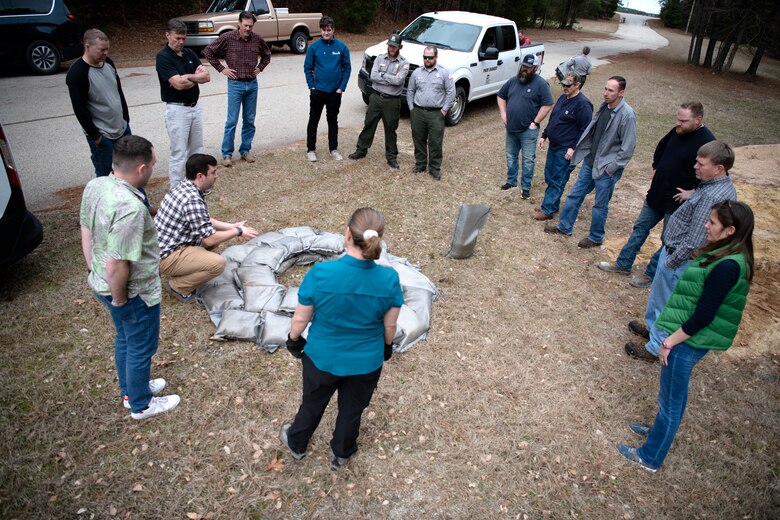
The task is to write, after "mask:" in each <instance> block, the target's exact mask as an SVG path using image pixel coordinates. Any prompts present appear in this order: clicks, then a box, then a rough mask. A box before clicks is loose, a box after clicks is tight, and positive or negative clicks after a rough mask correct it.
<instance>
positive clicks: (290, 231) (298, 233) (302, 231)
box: [279, 226, 317, 238]
mask: <svg viewBox="0 0 780 520" xmlns="http://www.w3.org/2000/svg"><path fill="white" fill-rule="evenodd" d="M279 233H281V234H282V235H287V236H290V237H298V238H301V237H307V236H311V235H316V234H317V232H316V231H315V230H314V229H312V228H310V227H309V226H298V227H288V228H284V229H280V230H279Z"/></svg>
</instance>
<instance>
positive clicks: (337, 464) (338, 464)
mask: <svg viewBox="0 0 780 520" xmlns="http://www.w3.org/2000/svg"><path fill="white" fill-rule="evenodd" d="M347 462H349V457H347V458H344V457H339V456H338V455H336V454H335V453H333V459H332V460H331V461H330V469H331V470H333V471H340V470H341V469H342V468H343V467H344V466H346V465H347Z"/></svg>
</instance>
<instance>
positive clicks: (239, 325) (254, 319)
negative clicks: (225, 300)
mask: <svg viewBox="0 0 780 520" xmlns="http://www.w3.org/2000/svg"><path fill="white" fill-rule="evenodd" d="M262 333H263V315H262V314H259V313H256V312H247V311H241V310H237V309H228V310H226V311H223V312H222V318H221V319H220V321H219V326H218V327H217V331H216V332H215V333H214V336H213V339H236V340H241V341H254V342H255V343H258V342H259V341H260V338H261V336H262Z"/></svg>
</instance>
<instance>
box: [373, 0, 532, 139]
mask: <svg viewBox="0 0 780 520" xmlns="http://www.w3.org/2000/svg"><path fill="white" fill-rule="evenodd" d="M401 37H402V38H403V49H402V50H401V54H402V55H403V57H404V58H406V59H407V60H409V62H410V64H411V70H414V69H416V68H417V67H420V66H422V56H423V50H424V49H425V47H427V46H429V45H433V46H436V47H437V48H438V49H439V59H438V60H437V62H438V63H439V65H441V66H443V67H445V68H447V69H448V70H449V71H450V73H451V74H452V78H453V79H454V80H455V89H456V90H455V104H453V105H452V109H451V110H450V112H449V114H447V118H446V120H445V122H446V124H447V125H448V126H453V125H457V124H458V123H459V122H460V120H461V118H462V117H463V114H464V112H465V111H466V104H467V103H468V102H469V101H474V100H475V99H480V98H483V97H486V96H492V95H495V94H496V93H497V92H498V90H499V89H500V88H501V85H503V84H504V82H505V81H506V80H508V79H510V78H513V77H515V75H517V71H518V69H519V68H520V61H521V60H522V59H523V56H525V55H526V54H533V55H534V56H537V57H538V58H539V70H541V65H542V62H543V61H544V45H543V44H536V45H526V46H524V47H520V46H518V39H517V26H516V25H515V22H513V21H512V20H507V19H506V18H499V17H497V16H488V15H484V14H476V13H467V12H464V11H440V12H434V13H425V14H423V15H421V16H420V17H418V18H417V19H416V20H414V21H413V22H412V23H410V24H409V25H408V26H407V27H406V29H404V30H403V31H401ZM385 52H387V42H386V41H384V42H382V43H379V44H377V45H374V46H373V47H369V48H368V49H366V52H365V55H364V56H363V63H362V64H361V67H360V72H359V73H358V88H359V89H360V91H361V92H362V93H363V100H364V101H365V102H366V103H368V96H369V95H370V94H371V93H372V92H373V89H372V87H371V79H370V76H371V67H372V66H373V64H374V60H375V59H376V57H377V56H379V55H380V54H382V53H385ZM408 81H409V78H408V77H407V84H408ZM403 95H404V96H406V85H404V91H403ZM404 105H405V103H404Z"/></svg>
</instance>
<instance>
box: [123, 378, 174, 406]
mask: <svg viewBox="0 0 780 520" xmlns="http://www.w3.org/2000/svg"><path fill="white" fill-rule="evenodd" d="M167 384H168V383H167V382H166V381H165V379H163V378H162V377H158V378H157V379H152V380H150V381H149V390H150V391H151V392H152V395H157V394H159V393H160V392H162V391H163V389H165V385H167ZM122 403H123V404H124V405H125V408H127V409H128V410H129V409H130V396H129V395H126V396H125V397H124V399H122Z"/></svg>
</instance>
